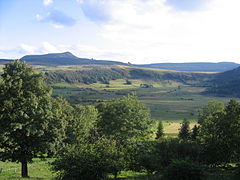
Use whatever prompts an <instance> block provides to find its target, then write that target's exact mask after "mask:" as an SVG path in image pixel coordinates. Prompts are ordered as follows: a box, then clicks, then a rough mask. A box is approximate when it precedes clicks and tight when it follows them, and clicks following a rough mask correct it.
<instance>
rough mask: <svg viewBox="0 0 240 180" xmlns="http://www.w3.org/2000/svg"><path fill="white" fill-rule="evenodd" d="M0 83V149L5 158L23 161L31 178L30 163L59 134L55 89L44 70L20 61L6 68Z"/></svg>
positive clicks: (25, 170)
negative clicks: (52, 100) (54, 96)
mask: <svg viewBox="0 0 240 180" xmlns="http://www.w3.org/2000/svg"><path fill="white" fill-rule="evenodd" d="M1 77H2V82H1V84H0V127H1V128H0V149H2V151H1V159H2V160H11V161H17V162H21V164H22V176H23V177H28V171H27V163H28V162H31V161H32V158H33V157H34V156H36V155H41V154H44V153H47V151H48V149H49V147H50V144H51V143H52V142H53V141H54V138H55V137H56V134H55V133H53V129H49V127H52V126H51V124H54V125H55V126H57V121H55V120H56V119H54V118H52V117H53V116H52V103H51V88H50V87H49V86H48V85H47V84H46V83H45V81H44V77H43V74H42V73H37V72H34V71H33V70H32V68H31V67H29V66H28V65H27V64H26V63H25V62H22V61H19V60H16V61H13V62H11V63H8V64H6V65H5V67H4V68H3V74H2V75H1Z"/></svg>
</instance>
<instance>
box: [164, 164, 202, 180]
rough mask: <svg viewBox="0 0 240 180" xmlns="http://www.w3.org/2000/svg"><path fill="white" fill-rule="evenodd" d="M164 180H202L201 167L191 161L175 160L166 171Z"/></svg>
mask: <svg viewBox="0 0 240 180" xmlns="http://www.w3.org/2000/svg"><path fill="white" fill-rule="evenodd" d="M164 178H165V179H166V180H192V179H194V180H201V179H203V178H204V173H203V167H202V166H201V165H200V164H197V163H195V162H193V161H186V160H175V161H173V162H172V163H171V164H170V165H169V166H168V167H167V169H166V171H165V174H164Z"/></svg>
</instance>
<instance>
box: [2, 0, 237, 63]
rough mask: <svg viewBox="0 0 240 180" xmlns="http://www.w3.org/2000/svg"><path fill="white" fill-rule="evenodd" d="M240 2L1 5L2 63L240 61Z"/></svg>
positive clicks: (89, 0)
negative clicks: (37, 58) (48, 58)
mask: <svg viewBox="0 0 240 180" xmlns="http://www.w3.org/2000/svg"><path fill="white" fill-rule="evenodd" d="M239 7H240V1H239V0H0V58H14V59H17V58H21V57H22V56H24V55H29V54H46V53H59V52H66V51H69V52H72V53H73V54H74V55H76V56H78V57H82V58H94V59H101V60H103V59H105V60H116V61H122V62H131V63H134V64H148V63H162V62H222V61H226V62H227V61H228V62H236V63H240V21H239V17H240V11H239Z"/></svg>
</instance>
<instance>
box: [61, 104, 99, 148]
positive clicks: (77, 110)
mask: <svg viewBox="0 0 240 180" xmlns="http://www.w3.org/2000/svg"><path fill="white" fill-rule="evenodd" d="M72 116H73V118H71V119H70V121H68V125H67V129H66V133H67V139H66V143H68V144H78V143H80V142H81V141H82V140H85V139H87V138H89V137H90V136H91V133H92V131H93V130H94V128H95V127H96V122H97V120H98V116H99V115H98V111H97V109H96V108H95V107H94V106H91V105H89V106H82V105H76V106H75V107H74V110H73V111H72Z"/></svg>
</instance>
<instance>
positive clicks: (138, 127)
mask: <svg viewBox="0 0 240 180" xmlns="http://www.w3.org/2000/svg"><path fill="white" fill-rule="evenodd" d="M93 71H96V70H92V71H88V72H83V71H81V72H83V73H77V72H76V74H79V76H80V75H81V78H80V77H79V78H75V80H74V78H72V77H71V76H75V75H76V74H68V73H67V74H66V75H64V76H63V77H62V78H63V79H64V78H66V77H68V76H69V78H70V77H71V80H69V82H75V81H83V82H85V81H84V77H89V78H90V79H89V80H86V82H85V83H87V82H89V83H92V82H95V81H100V82H102V83H106V82H107V81H109V80H112V78H116V79H117V78H121V77H125V76H128V77H129V76H134V77H135V78H136V79H137V77H139V76H145V77H148V76H149V77H154V78H156V79H160V78H164V77H165V76H161V75H160V74H161V73H149V72H148V71H144V72H143V71H140V70H130V71H128V72H126V71H120V70H118V69H117V70H116V69H110V70H108V71H99V72H98V71H96V72H97V74H98V75H97V76H94V75H93V74H94V73H93ZM143 73H146V74H144V75H143ZM54 76H56V77H61V76H60V75H58V74H54V73H45V75H44V73H42V72H39V71H35V70H33V68H32V67H30V66H29V65H28V64H26V63H25V62H23V61H19V60H16V61H13V62H10V63H7V64H5V65H4V68H3V73H2V74H1V79H0V127H1V128H0V160H1V161H2V162H4V163H8V162H17V163H20V164H21V174H19V177H20V176H22V177H23V178H28V177H29V165H30V164H31V163H32V162H33V161H34V160H35V159H36V158H40V159H42V160H44V159H45V160H49V159H51V161H50V162H49V167H50V170H51V172H53V173H54V177H53V178H57V179H80V180H81V179H82V180H95V179H96V180H98V179H99V180H100V179H120V176H121V174H122V173H124V172H131V173H133V174H134V173H135V174H137V173H139V174H140V175H141V176H138V177H136V179H163V180H165V179H166V180H178V179H179V180H180V179H186V180H187V179H196V180H198V179H199V180H200V179H219V178H220V177H221V178H222V179H224V178H225V179H239V175H240V167H239V158H240V147H239V143H240V123H239V122H240V121H239V118H240V103H239V102H237V101H236V100H234V99H231V100H230V101H228V102H227V103H225V104H224V103H222V102H220V101H210V102H208V103H207V105H205V106H204V107H203V108H201V110H200V111H199V113H198V115H197V123H196V124H195V125H194V126H193V127H192V128H191V127H190V122H189V120H187V119H183V121H182V122H181V126H180V129H179V132H178V134H177V136H173V137H169V136H166V134H165V132H164V126H163V122H162V121H159V120H156V119H153V118H152V117H151V113H150V110H149V108H148V107H146V106H145V105H144V104H143V103H142V102H141V101H140V100H139V99H138V97H137V95H136V94H135V93H134V92H130V93H129V94H127V95H124V96H121V97H118V98H113V99H109V100H108V101H103V102H98V103H94V104H88V105H85V104H77V103H70V102H68V100H66V99H64V98H63V97H61V96H53V94H52V88H51V86H50V85H49V84H48V83H47V82H52V81H53V79H54V78H53V77H54ZM166 76H168V78H170V79H171V77H172V75H171V76H170V75H167V74H166ZM176 76H177V77H178V78H180V80H179V81H182V82H184V83H186V82H187V81H190V80H192V79H194V75H192V74H187V75H186V74H184V73H178V74H176ZM189 76H190V77H189ZM202 76H203V78H205V76H204V75H202ZM49 77H50V78H49ZM99 77H102V79H99ZM51 79H52V80H51ZM79 79H80V80H79ZM64 80H67V78H66V79H64ZM56 81H61V78H60V79H58V80H56ZM106 84H107V83H106ZM129 84H130V82H129ZM126 86H127V85H126ZM179 88H180V87H179ZM143 89H144V88H143ZM187 101H191V99H190V100H187ZM2 173H4V172H2ZM0 177H1V178H6V179H7V177H6V176H5V177H4V176H1V173H0Z"/></svg>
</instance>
